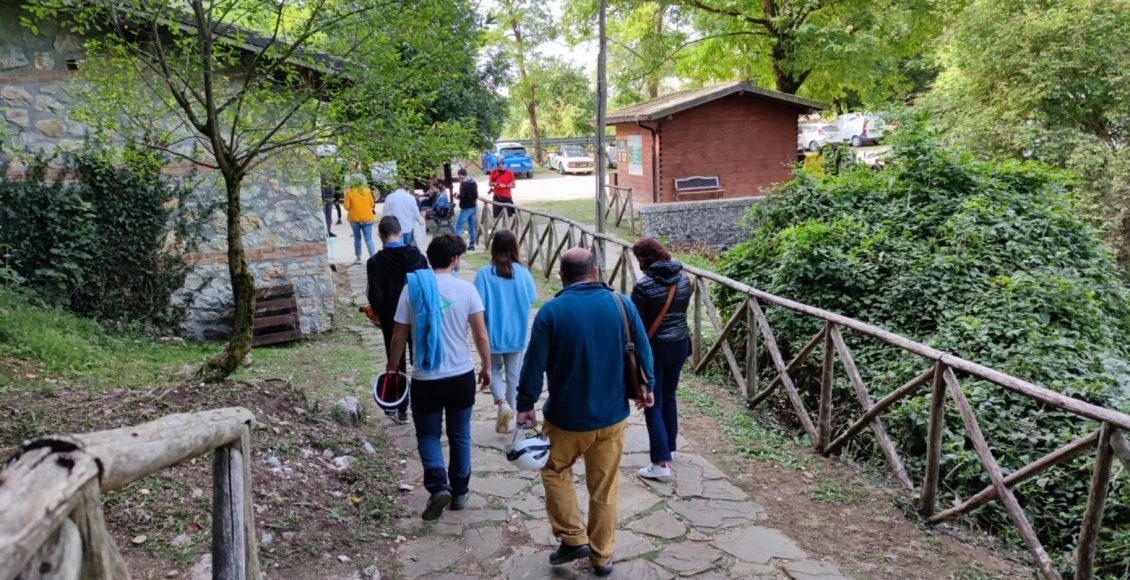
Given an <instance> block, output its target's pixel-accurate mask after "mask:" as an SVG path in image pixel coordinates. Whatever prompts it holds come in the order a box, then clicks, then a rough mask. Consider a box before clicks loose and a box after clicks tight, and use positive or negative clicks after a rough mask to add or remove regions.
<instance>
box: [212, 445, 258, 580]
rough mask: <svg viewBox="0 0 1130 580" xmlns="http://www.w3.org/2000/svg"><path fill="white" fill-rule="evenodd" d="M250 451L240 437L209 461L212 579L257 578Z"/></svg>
mask: <svg viewBox="0 0 1130 580" xmlns="http://www.w3.org/2000/svg"><path fill="white" fill-rule="evenodd" d="M247 447H249V445H248V440H247V439H245V438H244V436H243V435H241V436H240V438H239V439H237V440H236V441H235V442H234V443H231V444H229V445H225V446H223V447H219V448H217V449H216V451H215V455H214V458H213V461H212V577H213V578H225V579H227V578H230V579H232V580H252V579H257V578H259V577H260V572H259V569H258V562H259V560H258V557H257V556H256V550H257V549H258V544H257V542H256V541H255V522H254V516H253V513H254V511H253V506H252V505H251V480H250V469H251V468H250V465H249V464H248V461H249V457H247V456H246V455H245V453H244V449H245V448H247Z"/></svg>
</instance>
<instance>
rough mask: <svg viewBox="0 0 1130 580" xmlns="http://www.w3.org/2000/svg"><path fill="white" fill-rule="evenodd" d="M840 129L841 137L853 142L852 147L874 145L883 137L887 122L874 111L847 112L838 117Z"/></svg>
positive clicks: (837, 122) (837, 121) (843, 139)
mask: <svg viewBox="0 0 1130 580" xmlns="http://www.w3.org/2000/svg"><path fill="white" fill-rule="evenodd" d="M836 125H838V126H839V129H840V139H841V140H842V141H846V142H848V143H851V146H852V147H862V146H864V145H874V144H876V143H878V142H879V139H882V138H883V132H884V130H885V129H886V127H887V124H886V123H885V122H884V121H883V119H882V118H881V117H879V116H877V115H874V114H872V113H846V114H843V115H840V117H839V118H838V119H836Z"/></svg>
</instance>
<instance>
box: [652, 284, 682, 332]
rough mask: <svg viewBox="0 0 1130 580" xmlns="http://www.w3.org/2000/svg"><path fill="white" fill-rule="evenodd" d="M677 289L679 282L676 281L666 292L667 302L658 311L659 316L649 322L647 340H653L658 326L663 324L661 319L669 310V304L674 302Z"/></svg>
mask: <svg viewBox="0 0 1130 580" xmlns="http://www.w3.org/2000/svg"><path fill="white" fill-rule="evenodd" d="M678 287H679V282H678V281H676V282H675V283H674V284H672V285H671V289H670V290H668V291H667V302H664V303H663V310H660V311H659V316H656V317H655V320H653V321H651V328H649V329H647V339H648V340H651V339H653V338H655V333H656V332H659V325H660V324H663V317H664V316H667V311H668V310H670V309H671V302H673V301H674V300H675V289H676V288H678Z"/></svg>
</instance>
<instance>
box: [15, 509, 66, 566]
mask: <svg viewBox="0 0 1130 580" xmlns="http://www.w3.org/2000/svg"><path fill="white" fill-rule="evenodd" d="M81 568H82V538H81V537H80V536H79V534H78V528H77V527H75V524H74V522H72V521H70V520H63V523H62V524H59V527H58V528H56V529H55V532H54V533H52V534H51V536H50V537H49V538H47V541H46V542H44V543H43V545H41V546H40V547H39V551H38V552H36V553H35V555H34V556H33V557H32V559H31V561H30V562H28V564H27V566H26V567H24V569H23V570H22V571H21V572H20V573H19V575H17V576H16V578H21V579H22V578H36V579H39V580H78V577H79V573H80V572H81Z"/></svg>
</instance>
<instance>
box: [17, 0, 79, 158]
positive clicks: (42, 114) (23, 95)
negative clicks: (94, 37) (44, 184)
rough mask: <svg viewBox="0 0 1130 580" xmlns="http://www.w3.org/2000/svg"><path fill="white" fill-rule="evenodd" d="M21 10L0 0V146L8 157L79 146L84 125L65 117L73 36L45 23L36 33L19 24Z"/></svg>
mask: <svg viewBox="0 0 1130 580" xmlns="http://www.w3.org/2000/svg"><path fill="white" fill-rule="evenodd" d="M21 15H23V13H22V12H21V11H20V9H19V8H18V6H17V5H15V4H13V3H11V2H3V3H0V106H3V107H4V109H5V110H4V111H3V116H4V120H5V121H7V127H6V131H5V138H4V146H3V150H4V153H5V156H6V157H8V158H9V159H11V158H12V157H13V156H18V155H19V154H20V153H23V152H25V151H26V152H31V153H45V154H50V153H52V152H54V151H55V150H57V149H62V150H64V151H71V150H74V149H77V148H79V147H81V146H82V139H83V136H84V135H85V134H86V129H85V128H84V127H83V126H82V125H81V124H79V123H77V122H75V121H73V120H72V119H70V118H69V116H68V112H69V111H70V110H71V109H72V108H73V104H74V98H75V97H74V94H73V91H72V90H70V87H69V86H68V83H67V82H66V81H67V80H68V79H70V78H71V77H72V75H73V74H74V73H73V71H71V70H69V69H68V61H71V62H72V64H73V63H75V62H77V61H78V60H81V59H82V45H81V42H80V41H79V39H78V38H76V37H75V36H72V35H70V34H68V33H66V32H62V31H60V30H59V29H58V27H57V26H56V25H53V24H46V25H44V26H43V27H42V28H40V30H39V34H32V32H31V30H29V29H28V28H26V27H24V26H22V25H21V24H20V16H21Z"/></svg>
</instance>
